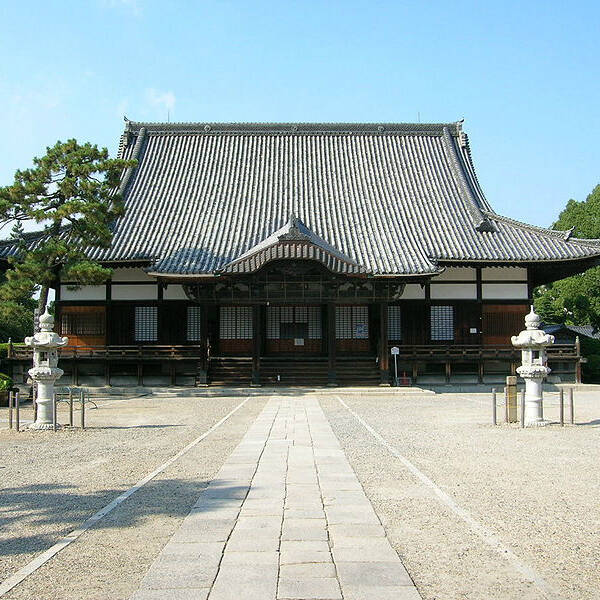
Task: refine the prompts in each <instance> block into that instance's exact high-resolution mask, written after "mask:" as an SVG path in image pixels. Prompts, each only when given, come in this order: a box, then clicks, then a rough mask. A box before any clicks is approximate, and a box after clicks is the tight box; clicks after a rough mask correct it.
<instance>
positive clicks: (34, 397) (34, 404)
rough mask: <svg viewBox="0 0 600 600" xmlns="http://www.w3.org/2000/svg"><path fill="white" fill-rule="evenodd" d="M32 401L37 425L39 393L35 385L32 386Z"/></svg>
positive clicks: (34, 420)
mask: <svg viewBox="0 0 600 600" xmlns="http://www.w3.org/2000/svg"><path fill="white" fill-rule="evenodd" d="M31 399H32V401H33V422H34V423H35V422H36V421H37V411H38V405H37V391H36V387H35V383H34V384H33V385H32V386H31Z"/></svg>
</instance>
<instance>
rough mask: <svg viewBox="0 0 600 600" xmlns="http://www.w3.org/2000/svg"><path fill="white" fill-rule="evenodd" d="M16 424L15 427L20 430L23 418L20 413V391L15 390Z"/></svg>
mask: <svg viewBox="0 0 600 600" xmlns="http://www.w3.org/2000/svg"><path fill="white" fill-rule="evenodd" d="M15 424H16V427H15V429H16V430H17V431H19V428H20V426H21V420H20V415H19V392H15Z"/></svg>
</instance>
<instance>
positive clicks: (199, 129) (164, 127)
mask: <svg viewBox="0 0 600 600" xmlns="http://www.w3.org/2000/svg"><path fill="white" fill-rule="evenodd" d="M142 128H145V129H146V130H147V131H148V132H149V133H169V132H177V133H183V132H193V133H207V134H210V133H213V134H214V133H254V132H256V133H269V132H273V133H280V134H281V133H290V134H300V133H375V134H385V133H406V134H410V133H412V134H423V135H438V136H441V135H443V130H444V128H446V129H448V130H449V131H450V132H451V134H452V135H453V136H459V135H461V131H462V130H461V124H460V122H454V123H389V122H370V123H362V122H323V123H317V122H224V123H220V122H213V121H204V122H176V123H164V122H144V121H130V120H126V122H125V131H126V132H131V133H137V132H138V131H139V130H140V129H142Z"/></svg>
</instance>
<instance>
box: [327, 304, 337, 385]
mask: <svg viewBox="0 0 600 600" xmlns="http://www.w3.org/2000/svg"><path fill="white" fill-rule="evenodd" d="M335 354H336V347H335V304H332V303H329V304H328V305H327V356H328V367H327V385H329V386H331V387H333V386H336V385H337V376H336V367H335V362H336V361H335Z"/></svg>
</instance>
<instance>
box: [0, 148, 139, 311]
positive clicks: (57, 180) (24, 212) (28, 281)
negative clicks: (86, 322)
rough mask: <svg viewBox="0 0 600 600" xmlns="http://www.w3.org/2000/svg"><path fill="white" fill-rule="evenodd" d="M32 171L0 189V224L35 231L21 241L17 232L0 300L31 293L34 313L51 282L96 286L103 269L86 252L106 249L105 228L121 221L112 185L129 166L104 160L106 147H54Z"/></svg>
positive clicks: (107, 230) (41, 307) (115, 185)
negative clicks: (25, 225) (35, 295)
mask: <svg viewBox="0 0 600 600" xmlns="http://www.w3.org/2000/svg"><path fill="white" fill-rule="evenodd" d="M46 150H47V151H46V155H45V156H43V157H42V158H34V159H33V164H34V166H33V167H32V168H30V169H26V170H24V171H17V172H16V173H15V178H14V182H13V184H12V185H9V186H6V187H4V188H0V224H7V223H10V222H16V223H18V224H19V223H22V222H24V221H35V222H36V223H38V224H40V226H41V231H40V232H39V233H38V234H36V235H35V236H32V235H31V234H24V233H23V231H22V228H20V227H19V226H18V225H17V228H16V229H13V236H14V237H16V238H18V251H17V253H16V254H15V255H14V256H13V257H11V258H10V260H9V269H8V270H7V272H6V281H5V282H4V283H3V284H2V285H1V286H0V299H2V300H4V301H5V302H17V303H18V302H19V299H22V298H26V297H31V294H32V292H33V291H34V290H39V299H38V303H37V304H38V309H39V310H40V311H41V312H42V311H43V310H44V309H45V307H46V304H47V302H48V291H49V289H50V287H51V286H52V285H53V284H54V283H55V282H56V281H57V279H58V278H59V277H61V278H62V279H66V280H69V281H72V282H75V283H76V284H79V285H81V284H99V283H102V282H103V281H105V280H106V279H107V278H108V277H109V276H110V273H111V271H110V269H106V268H104V267H102V265H100V264H99V263H98V262H95V261H92V260H90V259H89V258H88V257H87V254H86V249H89V248H106V247H108V246H109V245H110V242H111V238H112V232H111V224H112V222H113V221H114V219H115V218H116V217H118V216H120V215H121V214H123V203H122V200H121V197H120V195H119V194H118V186H119V182H120V178H121V174H122V172H123V169H125V168H127V167H133V166H135V164H136V161H134V160H129V161H128V160H122V159H110V158H109V157H108V150H107V149H106V148H103V149H98V147H97V146H95V145H92V144H89V143H86V144H83V145H81V144H79V143H78V142H77V141H76V140H69V141H67V142H64V143H63V142H57V143H56V144H55V145H54V146H53V147H51V148H47V149H46Z"/></svg>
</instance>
